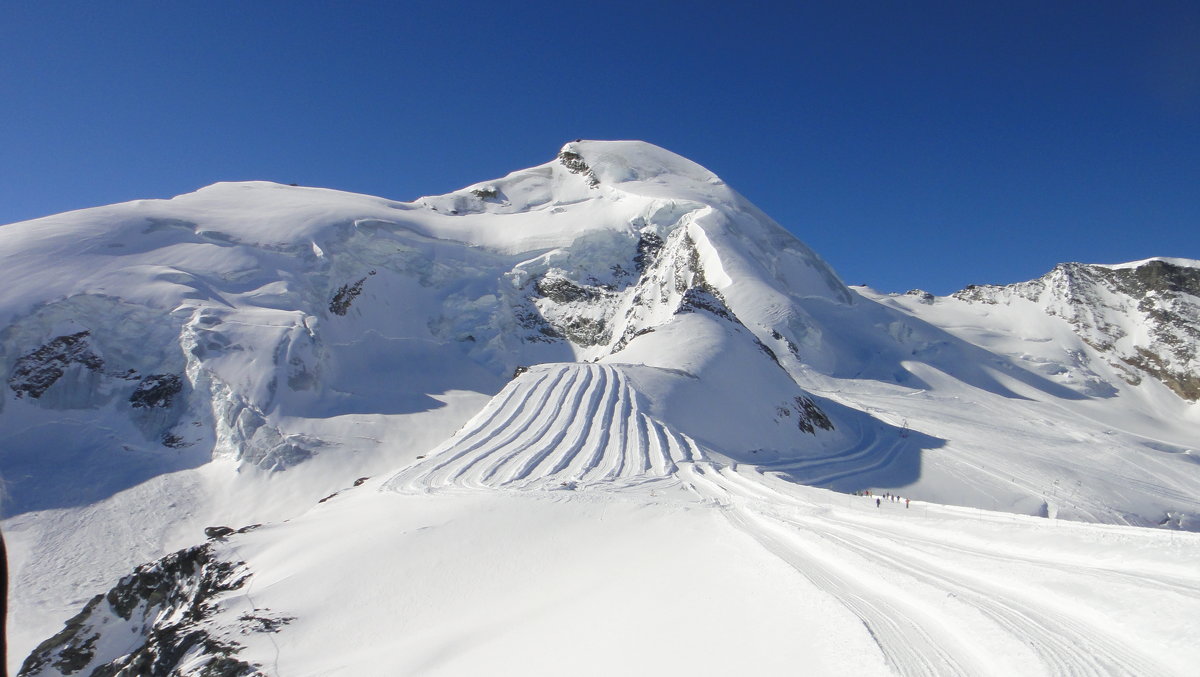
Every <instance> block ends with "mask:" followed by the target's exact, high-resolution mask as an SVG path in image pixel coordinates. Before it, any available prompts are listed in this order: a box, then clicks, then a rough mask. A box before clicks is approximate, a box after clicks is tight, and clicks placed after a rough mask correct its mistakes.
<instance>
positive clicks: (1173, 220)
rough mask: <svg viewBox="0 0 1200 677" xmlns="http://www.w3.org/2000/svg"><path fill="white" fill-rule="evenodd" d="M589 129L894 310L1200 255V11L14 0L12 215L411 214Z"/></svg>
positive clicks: (3, 197)
mask: <svg viewBox="0 0 1200 677" xmlns="http://www.w3.org/2000/svg"><path fill="white" fill-rule="evenodd" d="M797 4H799V5H801V6H799V7H796V6H795V5H797ZM835 6H836V7H835ZM577 137H583V138H596V139H627V138H634V139H644V140H647V141H650V142H653V143H656V144H658V145H661V146H663V147H666V148H668V149H670V150H673V151H675V152H677V153H680V154H682V155H685V156H687V157H690V158H692V159H693V160H696V161H697V162H699V163H701V164H703V165H705V166H706V167H708V168H709V169H711V170H713V171H715V172H716V173H717V174H719V175H721V176H722V177H723V178H725V179H726V181H727V182H728V183H730V184H731V185H732V186H734V187H735V188H737V189H738V190H739V191H741V192H742V193H743V194H745V195H746V196H747V197H749V198H750V199H751V200H752V201H754V202H755V203H757V204H758V205H759V206H760V207H762V208H763V209H764V210H765V211H766V212H767V213H768V214H770V215H772V216H773V217H774V218H775V219H776V220H778V221H779V222H780V223H782V224H783V225H784V226H785V227H787V228H789V229H790V230H792V232H794V233H796V235H798V236H799V237H800V238H801V239H802V240H804V241H805V242H807V243H808V244H809V245H810V246H812V247H813V248H814V249H816V250H817V252H818V253H820V254H821V255H822V256H824V257H825V258H826V259H827V260H828V261H829V262H830V263H831V264H833V266H834V268H836V269H837V270H838V272H839V273H840V274H841V275H842V277H843V278H844V279H845V280H846V281H847V282H849V283H862V282H866V283H869V284H871V285H872V286H875V287H877V288H880V289H883V290H889V291H904V290H906V289H909V288H912V287H922V288H925V289H929V290H931V291H934V292H936V293H948V292H950V291H953V290H955V289H958V288H961V287H963V286H965V285H967V284H970V283H1007V282H1014V281H1018V280H1023V279H1029V278H1032V277H1036V276H1038V275H1040V274H1041V273H1043V272H1045V271H1047V270H1049V269H1050V268H1051V267H1052V266H1053V265H1054V264H1055V263H1057V262H1060V261H1085V262H1101V263H1104V262H1109V263H1111V262H1118V261H1125V260H1133V259H1140V258H1146V257H1150V256H1178V257H1186V258H1200V3H1196V2H1129V3H1107V2H1078V3H1070V2H1062V3H1058V2H1014V1H1011V0H1008V1H1004V2H974V1H970V2H961V1H955V2H945V3H931V2H915V3H914V2H865V3H849V2H836V3H824V2H823V3H809V4H804V3H790V2H779V3H729V2H720V3H716V2H714V3H703V2H698V3H682V2H680V3H668V2H653V1H652V0H642V1H641V2H629V3H626V2H613V1H612V0H605V1H603V2H544V3H543V2H535V1H526V2H521V3H502V2H494V1H493V2H486V3H482V2H481V3H452V2H429V3H402V2H380V3H369V2H362V1H356V2H349V3H332V2H328V1H323V2H299V1H292V2H191V3H184V2H168V3H163V2H120V3H93V2H87V3H67V2H36V1H29V2H15V1H14V2H5V3H3V4H2V5H0V223H8V222H11V221H17V220H22V219H27V218H33V217H37V216H43V215H46V214H50V213H54V212H59V211H65V210H68V209H76V208H80V207H88V206H94V205H99V204H107V203H112V202H121V201H125V200H131V199H136V198H143V197H169V196H172V195H176V194H179V193H184V192H188V191H191V190H194V189H196V188H198V187H200V186H203V185H207V184H209V183H213V182H215V181H222V180H246V179H267V180H273V181H280V182H286V183H291V182H297V183H301V184H305V185H316V186H325V187H331V188H339V189H343V190H350V191H355V192H361V193H370V194H374V195H382V196H386V197H389V198H394V199H405V200H407V199H412V198H415V197H417V196H419V195H424V194H436V193H443V192H448V191H450V190H453V189H455V188H459V187H461V186H463V185H466V184H468V183H473V182H475V181H480V180H485V179H488V178H493V177H496V176H500V175H503V174H505V173H507V172H508V171H511V170H514V169H519V168H523V167H527V166H531V165H534V164H539V163H541V162H545V161H547V160H549V159H550V158H551V157H553V155H554V153H555V152H556V151H557V150H558V148H559V146H561V145H562V144H563V143H564V142H565V141H568V140H571V139H575V138H577Z"/></svg>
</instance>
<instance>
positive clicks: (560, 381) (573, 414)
mask: <svg viewBox="0 0 1200 677" xmlns="http://www.w3.org/2000/svg"><path fill="white" fill-rule="evenodd" d="M702 457H703V454H702V452H701V451H700V449H699V448H698V447H697V446H696V444H695V442H693V441H692V440H691V439H690V438H689V437H687V436H686V435H682V434H680V433H677V432H675V431H673V430H671V429H669V428H668V427H667V426H665V425H664V424H663V423H661V422H660V421H658V420H656V419H654V418H653V417H651V416H650V415H649V414H647V413H646V412H645V411H643V409H642V406H641V403H640V402H639V397H638V395H637V393H636V392H635V391H634V389H633V388H632V387H631V386H630V384H629V380H628V378H627V377H626V375H625V374H624V373H622V371H621V370H620V369H618V368H615V367H612V366H608V365H600V364H550V365H539V366H536V367H533V368H532V369H530V370H529V372H528V373H526V374H522V375H521V376H519V377H517V378H515V379H513V380H512V381H511V382H510V383H509V384H508V385H507V386H506V387H505V388H504V390H502V391H501V392H500V393H499V394H498V395H496V397H494V398H492V400H491V401H490V402H488V404H487V406H486V407H484V409H483V411H481V412H480V413H479V414H478V415H476V416H475V418H473V419H471V420H470V421H469V422H468V423H467V424H466V425H465V426H464V427H463V429H462V430H460V431H459V432H458V433H456V434H455V435H454V436H453V437H452V438H450V439H449V440H448V441H447V442H446V443H445V444H443V445H441V446H440V447H438V448H437V449H434V450H433V451H431V452H430V453H429V454H428V457H427V458H426V459H424V460H422V461H421V462H420V463H418V464H416V465H414V466H412V467H411V468H408V469H406V470H404V471H402V472H401V473H399V474H398V475H397V476H396V477H395V478H393V479H392V480H391V482H390V483H389V486H390V487H391V488H393V489H396V490H400V491H406V492H410V491H415V492H420V491H428V490H436V489H442V488H446V487H452V486H456V487H462V488H487V487H490V488H511V489H544V488H557V487H562V486H574V485H575V484H580V483H582V484H588V483H595V482H605V481H644V480H648V479H655V478H667V477H671V476H672V475H673V474H674V473H675V470H676V468H677V464H679V463H681V462H684V461H694V460H697V459H700V458H702Z"/></svg>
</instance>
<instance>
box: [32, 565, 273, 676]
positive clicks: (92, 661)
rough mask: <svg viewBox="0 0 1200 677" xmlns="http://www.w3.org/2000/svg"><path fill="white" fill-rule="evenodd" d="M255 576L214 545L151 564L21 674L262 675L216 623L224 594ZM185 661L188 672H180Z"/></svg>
mask: <svg viewBox="0 0 1200 677" xmlns="http://www.w3.org/2000/svg"><path fill="white" fill-rule="evenodd" d="M249 577H250V574H249V573H247V572H246V570H245V567H244V566H243V564H242V563H240V562H229V561H224V560H221V559H218V558H217V557H215V556H214V554H213V552H212V549H211V546H210V545H207V544H206V545H201V546H196V547H193V548H188V549H185V550H180V551H178V552H175V553H172V554H170V555H168V556H166V557H164V558H162V559H160V560H158V561H156V562H151V563H150V564H144V565H142V566H140V567H138V568H137V569H135V570H134V571H133V573H131V574H129V575H128V576H125V577H124V578H122V579H121V580H120V582H118V583H117V585H116V586H114V587H113V588H112V589H111V590H109V591H108V593H107V594H104V595H96V596H95V597H93V598H92V599H91V601H89V602H88V603H87V605H86V606H84V608H83V610H82V611H80V612H79V614H77V615H76V616H75V617H73V618H71V619H70V620H68V621H67V622H66V624H65V626H64V627H63V630H62V631H61V632H59V633H58V634H56V635H54V636H53V637H51V638H50V639H47V640H46V641H44V642H42V643H41V644H40V645H38V647H37V648H36V649H34V651H33V653H31V654H30V655H29V657H28V658H26V659H25V662H24V663H23V664H22V665H21V670H20V672H18V677H35V676H41V675H51V674H61V675H72V674H75V673H79V672H81V671H83V670H87V669H89V668H90V672H88V673H87V674H89V675H92V676H94V677H168V676H170V677H175V676H180V677H182V676H183V675H197V676H200V675H221V676H224V677H245V676H248V675H261V674H263V673H262V672H261V671H259V670H258V668H257V667H256V666H254V665H251V664H249V663H246V662H244V661H241V660H238V659H237V658H236V657H235V654H237V652H238V651H239V650H240V647H239V646H238V645H237V644H236V643H234V642H231V641H228V640H224V639H219V638H218V633H217V632H216V630H217V628H215V627H213V625H212V623H211V621H210V620H209V619H210V618H211V617H212V616H213V614H214V612H215V611H216V608H217V604H218V599H219V597H220V596H221V595H222V594H223V593H227V592H230V591H233V590H237V589H239V588H241V587H242V586H243V585H245V584H246V581H247V580H248V579H249ZM258 611H259V610H256V612H258ZM256 615H257V614H256ZM288 620H290V619H288ZM284 622H286V621H284ZM267 625H270V626H271V627H272V628H277V627H278V624H277V623H268V624H267ZM270 631H273V630H270ZM185 657H186V658H187V660H188V664H189V666H190V667H189V668H188V670H187V671H186V672H184V671H182V670H181V668H180V663H181V661H182V660H183V659H184V658H185ZM197 658H200V659H201V660H197Z"/></svg>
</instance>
